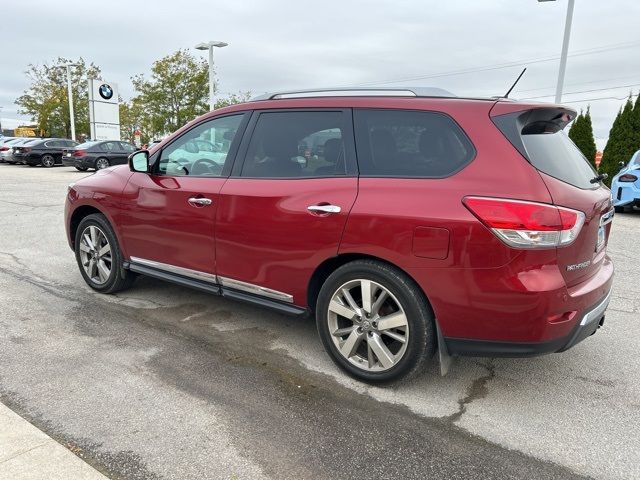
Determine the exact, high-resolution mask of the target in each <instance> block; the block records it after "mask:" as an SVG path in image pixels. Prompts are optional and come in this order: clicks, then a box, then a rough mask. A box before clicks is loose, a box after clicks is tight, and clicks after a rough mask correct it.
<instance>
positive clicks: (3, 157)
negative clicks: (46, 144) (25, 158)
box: [0, 137, 41, 164]
mask: <svg viewBox="0 0 640 480" xmlns="http://www.w3.org/2000/svg"><path fill="white" fill-rule="evenodd" d="M34 140H41V139H40V137H38V138H34V137H17V138H13V139H12V140H7V141H6V142H5V143H3V144H2V146H1V147H0V162H7V163H11V164H16V163H22V159H16V158H15V157H14V156H13V154H14V152H15V149H16V147H21V146H23V145H27V144H28V143H31V142H33V141H34Z"/></svg>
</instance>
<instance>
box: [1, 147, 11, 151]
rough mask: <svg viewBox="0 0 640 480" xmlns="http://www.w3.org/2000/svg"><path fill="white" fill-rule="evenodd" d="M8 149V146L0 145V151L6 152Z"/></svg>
mask: <svg viewBox="0 0 640 480" xmlns="http://www.w3.org/2000/svg"><path fill="white" fill-rule="evenodd" d="M7 150H9V147H0V152H6V151H7Z"/></svg>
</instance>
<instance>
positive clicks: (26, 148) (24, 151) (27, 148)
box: [22, 147, 31, 153]
mask: <svg viewBox="0 0 640 480" xmlns="http://www.w3.org/2000/svg"><path fill="white" fill-rule="evenodd" d="M30 151H31V148H29V147H22V153H29V152H30Z"/></svg>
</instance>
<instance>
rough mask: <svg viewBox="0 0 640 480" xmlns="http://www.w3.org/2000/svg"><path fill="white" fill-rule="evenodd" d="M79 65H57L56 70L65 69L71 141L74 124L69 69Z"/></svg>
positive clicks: (74, 136)
mask: <svg viewBox="0 0 640 480" xmlns="http://www.w3.org/2000/svg"><path fill="white" fill-rule="evenodd" d="M78 65H79V63H66V64H64V65H58V66H57V68H66V69H67V97H68V98H69V120H70V123H71V140H75V139H76V122H75V120H74V117H73V93H72V91H71V67H76V66H78Z"/></svg>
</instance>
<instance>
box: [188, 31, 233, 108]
mask: <svg viewBox="0 0 640 480" xmlns="http://www.w3.org/2000/svg"><path fill="white" fill-rule="evenodd" d="M227 45H229V44H228V43H225V42H217V41H211V42H204V43H199V44H198V45H196V46H195V48H196V49H197V50H209V110H213V108H214V105H215V102H214V99H213V49H214V47H218V48H222V47H226V46H227Z"/></svg>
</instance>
